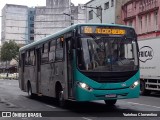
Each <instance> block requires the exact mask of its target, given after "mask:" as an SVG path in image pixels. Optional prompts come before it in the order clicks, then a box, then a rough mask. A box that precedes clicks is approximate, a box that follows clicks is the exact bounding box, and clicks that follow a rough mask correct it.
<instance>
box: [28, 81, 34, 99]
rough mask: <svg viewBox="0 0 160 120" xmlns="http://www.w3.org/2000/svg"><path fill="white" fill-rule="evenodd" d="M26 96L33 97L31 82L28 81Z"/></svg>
mask: <svg viewBox="0 0 160 120" xmlns="http://www.w3.org/2000/svg"><path fill="white" fill-rule="evenodd" d="M28 97H29V98H33V97H34V94H33V93H32V87H31V84H30V83H29V82H28Z"/></svg>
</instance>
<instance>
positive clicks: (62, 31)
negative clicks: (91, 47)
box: [19, 23, 132, 51]
mask: <svg viewBox="0 0 160 120" xmlns="http://www.w3.org/2000/svg"><path fill="white" fill-rule="evenodd" d="M94 25H95V26H111V27H126V28H132V27H130V26H125V25H119V24H100V23H99V24H98V23H84V24H75V25H72V26H70V27H67V28H65V29H63V30H61V31H58V32H56V33H54V34H52V35H49V36H47V37H45V38H42V39H41V40H37V41H35V42H33V43H30V44H28V45H25V46H23V47H21V48H20V49H19V51H23V50H26V49H30V48H33V47H34V46H36V45H39V44H41V43H44V42H45V41H47V40H48V39H51V38H55V37H58V36H60V35H63V34H64V33H67V32H70V31H71V30H73V29H75V28H76V27H78V26H94Z"/></svg>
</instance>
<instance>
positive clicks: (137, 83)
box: [130, 80, 139, 89]
mask: <svg viewBox="0 0 160 120" xmlns="http://www.w3.org/2000/svg"><path fill="white" fill-rule="evenodd" d="M138 85H139V80H138V81H135V82H134V83H133V85H132V86H131V87H130V88H131V89H134V88H135V87H136V86H138Z"/></svg>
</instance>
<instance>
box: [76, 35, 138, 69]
mask: <svg viewBox="0 0 160 120" xmlns="http://www.w3.org/2000/svg"><path fill="white" fill-rule="evenodd" d="M78 44H79V45H78V46H79V47H78V48H79V49H78V51H79V52H78V53H77V54H78V55H77V56H78V62H77V63H78V68H79V69H80V70H84V71H95V72H105V71H106V72H107V71H115V72H118V71H120V72H123V71H134V70H138V55H137V53H138V52H137V44H136V41H135V39H134V38H133V39H131V38H124V37H103V36H95V35H94V36H92V35H88V36H87V37H83V38H82V37H81V38H80V39H79V42H78Z"/></svg>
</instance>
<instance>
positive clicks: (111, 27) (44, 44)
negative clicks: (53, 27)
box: [19, 24, 140, 106]
mask: <svg viewBox="0 0 160 120" xmlns="http://www.w3.org/2000/svg"><path fill="white" fill-rule="evenodd" d="M139 79H140V73H139V61H138V44H137V35H136V33H135V30H134V29H133V28H132V27H128V26H123V25H116V24H77V25H72V26H70V27H68V28H66V29H64V30H61V31H59V32H57V33H55V34H53V35H50V36H48V37H45V38H43V39H41V40H38V41H35V42H33V43H31V44H28V45H26V46H24V47H22V48H20V52H19V86H20V88H21V90H23V91H25V92H28V95H29V96H31V97H32V96H33V95H42V96H49V97H54V98H56V99H57V100H58V101H59V104H60V105H61V106H62V105H64V103H66V101H68V100H71V101H79V102H80V101H82V102H85V101H93V100H104V101H105V103H106V104H107V105H114V104H115V103H116V101H117V100H118V99H129V98H137V97H139V93H140V84H139Z"/></svg>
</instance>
